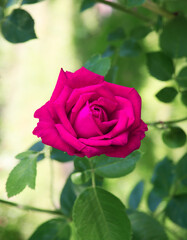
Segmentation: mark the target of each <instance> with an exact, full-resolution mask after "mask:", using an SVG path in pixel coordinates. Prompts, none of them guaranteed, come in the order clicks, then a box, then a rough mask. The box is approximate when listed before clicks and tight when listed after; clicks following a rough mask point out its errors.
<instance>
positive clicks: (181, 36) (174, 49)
mask: <svg viewBox="0 0 187 240" xmlns="http://www.w3.org/2000/svg"><path fill="white" fill-rule="evenodd" d="M186 39H187V20H186V19H185V18H183V17H176V18H174V19H172V20H171V21H170V22H168V23H167V24H166V25H165V26H164V28H163V31H162V33H161V35H160V47H161V48H162V50H163V51H164V52H166V53H167V54H169V55H170V56H171V57H174V58H180V57H186V56H187V44H186Z"/></svg>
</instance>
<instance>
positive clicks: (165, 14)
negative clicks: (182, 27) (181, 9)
mask: <svg viewBox="0 0 187 240" xmlns="http://www.w3.org/2000/svg"><path fill="white" fill-rule="evenodd" d="M141 6H142V7H144V8H146V9H148V10H150V11H152V12H154V13H156V14H158V15H160V16H163V17H166V18H168V19H172V18H174V17H175V16H174V14H172V13H170V12H168V11H167V10H165V9H163V8H161V7H160V6H158V5H157V4H156V3H154V2H152V1H150V0H147V1H145V3H143V4H142V5H141Z"/></svg>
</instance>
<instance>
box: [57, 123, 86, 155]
mask: <svg viewBox="0 0 187 240" xmlns="http://www.w3.org/2000/svg"><path fill="white" fill-rule="evenodd" d="M55 127H56V129H57V131H58V133H59V135H60V137H61V138H62V140H63V141H65V142H66V143H67V144H69V145H70V146H72V147H73V148H75V149H76V150H78V151H81V150H82V149H83V148H85V144H83V143H81V142H80V141H79V140H78V139H77V138H75V137H74V136H73V135H71V134H70V133H69V132H68V131H67V130H66V129H65V128H64V127H63V125H62V124H56V125H55Z"/></svg>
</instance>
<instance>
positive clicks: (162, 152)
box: [0, 0, 187, 240]
mask: <svg viewBox="0 0 187 240" xmlns="http://www.w3.org/2000/svg"><path fill="white" fill-rule="evenodd" d="M38 2H40V0H23V1H18V0H0V23H1V32H2V37H4V38H5V39H6V40H8V41H9V42H11V43H21V42H25V41H28V40H32V39H35V38H36V35H37V36H38V35H40V33H39V32H37V34H36V33H35V23H37V21H38V19H37V18H33V17H32V14H30V13H29V9H30V6H31V5H28V6H27V4H34V3H38ZM118 2H119V4H122V6H123V7H124V8H125V9H128V10H130V11H131V14H126V13H124V12H123V11H121V12H120V11H118V10H119V9H118V10H114V8H113V10H112V9H111V8H110V7H106V6H105V5H104V4H96V1H94V0H84V1H75V0H74V1H71V3H72V6H73V7H72V9H71V11H72V16H71V19H70V20H69V21H71V22H72V26H73V39H72V41H73V47H74V48H75V52H76V57H77V58H78V59H79V61H80V62H79V64H80V65H85V66H86V67H87V68H88V69H90V70H92V71H94V72H96V73H99V74H103V75H106V78H105V79H106V80H107V81H110V82H114V83H117V84H120V85H125V86H128V87H135V88H136V89H137V90H138V91H139V92H140V93H141V95H142V99H143V101H144V102H143V116H144V119H145V121H146V122H148V121H150V120H152V121H158V120H159V122H156V124H153V125H152V126H153V128H152V126H151V125H150V127H149V132H148V133H147V137H146V138H145V140H144V141H143V143H142V146H141V152H142V153H143V157H142V159H141V160H140V161H139V162H138V163H137V168H136V171H135V172H133V173H132V174H131V175H130V176H127V177H126V178H125V179H124V178H121V179H120V180H118V182H117V181H115V180H113V181H112V180H105V181H104V183H103V187H104V188H105V189H107V190H108V191H111V192H113V193H114V194H115V195H118V196H120V199H122V201H123V202H124V203H125V204H126V206H129V208H130V209H129V213H128V216H129V219H130V221H131V224H132V229H133V232H134V235H133V239H134V240H135V239H136V240H137V239H138V240H139V239H140V240H143V239H144V240H151V239H153V238H154V239H159V240H161V239H173V240H174V239H175V240H176V239H177V238H178V239H186V237H187V230H186V228H187V219H186V216H187V209H186V203H187V187H186V169H187V167H186V166H187V159H186V154H185V152H186V132H185V126H186V125H185V123H177V122H175V121H174V122H172V121H171V122H167V120H168V121H169V120H170V119H175V118H176V119H179V118H180V117H181V118H183V117H186V105H187V90H186V88H187V85H186V83H187V71H186V69H187V62H186V57H187V45H186V42H187V19H186V17H187V2H186V0H173V1H168V0H154V1H144V0H132V1H130V0H120V1H118ZM148 2H149V3H151V4H148V5H147V3H148ZM45 4H46V5H48V6H49V9H48V11H50V9H51V6H55V5H56V10H55V11H56V12H57V9H58V8H64V5H63V3H62V1H61V2H60V1H57V0H51V1H47V0H46V1H45ZM142 4H143V5H142ZM155 4H156V5H155ZM65 6H67V4H65ZM134 6H136V7H137V8H136V9H134ZM92 7H93V8H92ZM156 7H157V13H158V11H161V9H164V14H165V15H164V14H161V13H160V12H159V13H160V14H157V13H156V12H154V9H155V8H156ZM36 8H37V6H36ZM167 11H168V12H167ZM132 12H133V14H134V13H135V15H136V13H138V14H140V15H141V16H144V17H146V18H147V19H148V20H147V21H144V20H143V18H141V17H140V18H138V17H137V16H135V15H133V14H132ZM39 15H40V12H39V13H38V17H39ZM168 15H170V16H171V15H172V16H173V17H172V18H171V20H170V19H167V18H168V17H167V16H168ZM149 19H150V21H149ZM60 25H61V22H58V21H56V22H54V26H49V27H51V28H53V27H54V28H55V27H60ZM68 33H69V31H66V33H65V34H64V35H63V34H62V35H60V36H58V37H60V41H61V39H63V38H65V37H66V34H68ZM57 35H58V30H57V32H56V36H55V37H54V39H57ZM46 40H47V39H46ZM35 41H40V38H39V39H37V40H35ZM54 41H55V40H54ZM29 43H30V42H29ZM43 44H44V42H43ZM52 44H53V45H55V44H56V42H53V43H51V42H50V44H49V45H48V46H47V50H48V49H49V48H51V46H52ZM17 45H18V44H17ZM25 46H29V45H25ZM0 48H1V47H0ZM25 48H26V47H25ZM61 49H63V48H61ZM55 50H56V51H58V48H55ZM12 51H13V50H12ZM0 54H1V49H0ZM61 54H63V52H62V53H61ZM10 55H11V54H10ZM34 61H35V59H34ZM53 61H54V59H53ZM37 64H38V65H39V64H42V63H40V62H39V60H38V61H37ZM33 71H34V70H33ZM13 80H14V79H13ZM25 81H27V79H25ZM0 87H1V85H0ZM0 91H1V88H0ZM40 95H41V94H40ZM153 95H155V97H154V96H153ZM1 98H2V99H0V100H1V102H0V112H1V109H2V111H3V109H4V99H3V97H1ZM184 114H185V115H184ZM2 116H3V115H2ZM163 119H166V122H162V121H160V120H163ZM0 125H1V119H0ZM162 139H163V141H162ZM0 140H1V139H0ZM2 140H3V139H2ZM164 144H165V145H164ZM28 145H29V144H28ZM43 147H44V146H43V145H42V144H41V143H37V144H35V145H34V146H32V147H31V148H30V149H29V150H28V151H26V152H25V153H24V154H25V155H24V158H23V159H25V160H24V161H28V162H30V164H32V165H33V159H34V165H35V164H36V160H38V161H40V160H43V159H44V155H45V156H46V151H47V150H45V149H44V148H43ZM33 154H34V158H31V156H33ZM166 155H167V156H166ZM20 156H23V155H20ZM164 156H166V157H165V158H164ZM48 157H49V156H48ZM50 157H51V158H52V159H53V160H57V161H58V164H61V163H63V164H64V163H65V162H69V161H71V160H73V159H74V158H72V157H70V156H68V155H67V154H66V153H62V152H60V151H59V150H56V149H52V151H51V153H50ZM18 158H19V159H20V160H19V161H20V162H19V164H20V163H21V161H22V160H23V159H22V157H21V158H20V157H18ZM161 159H163V160H161ZM74 160H75V162H76V161H78V160H76V159H74ZM160 160H161V161H160ZM24 161H23V162H22V163H21V164H22V166H21V171H23V170H24V169H25V167H24V163H25V162H24ZM109 161H110V160H109ZM158 161H159V162H158ZM59 162H61V163H59ZM157 162H158V163H157ZM156 163H157V164H156ZM38 164H40V163H38ZM155 164H156V166H155ZM83 165H84V164H83ZM18 166H19V168H20V165H17V167H16V168H17V169H18ZM27 166H28V165H27ZM77 166H78V167H77ZM76 167H77V169H76ZM16 168H14V170H13V171H14V172H15V169H16ZM119 168H121V165H119ZM75 169H76V171H77V172H76V174H77V173H78V175H76V178H72V179H71V178H70V177H69V178H68V180H67V182H66V184H65V185H64V188H63V189H61V194H60V201H59V202H60V203H59V204H60V205H61V211H62V212H63V213H64V214H65V215H66V216H68V217H70V218H71V216H72V208H73V205H74V202H75V199H76V198H77V196H79V195H80V194H81V193H82V194H81V196H80V198H79V201H77V202H76V206H75V208H74V210H73V214H74V216H75V219H76V225H77V226H78V229H79V232H81V231H82V227H84V231H86V232H84V234H85V236H86V240H88V239H90V238H89V233H90V231H89V230H90V229H89V228H88V229H86V227H87V225H85V226H82V225H81V224H80V219H79V217H80V216H82V217H83V218H85V219H86V220H87V216H88V215H89V213H90V212H91V211H92V210H93V208H91V205H90V204H88V199H90V202H91V201H93V200H95V201H96V198H97V196H98V199H99V201H100V204H101V206H102V207H103V208H104V209H107V210H108V206H107V205H106V202H105V198H106V199H108V200H109V201H111V202H113V203H114V204H113V205H116V206H118V207H119V208H120V204H121V203H119V202H118V200H116V199H114V198H113V195H112V196H111V195H109V193H106V195H105V193H104V191H103V192H102V191H101V190H97V196H96V195H93V193H92V190H87V192H84V190H85V188H86V187H88V186H90V182H89V180H90V175H85V172H88V171H89V170H90V169H89V167H88V165H87V164H86V163H85V165H84V166H81V167H80V166H79V164H78V165H75ZM18 170H20V169H18ZM26 170H27V171H25V170H24V172H25V173H28V170H29V169H26ZM14 172H12V173H11V174H14ZM33 172H34V174H31V175H32V176H30V177H31V182H32V184H31V183H30V181H29V180H28V178H29V175H28V174H26V176H27V177H26V178H25V177H24V176H23V178H22V179H21V180H20V179H18V182H17V181H14V179H15V178H14V177H13V180H12V181H11V182H10V179H11V178H12V177H11V174H10V176H9V181H8V183H9V184H8V185H10V188H9V187H8V189H7V192H8V193H9V196H10V195H14V194H17V193H18V192H20V191H21V190H23V188H24V187H25V186H26V185H29V184H31V185H33V181H34V180H33V179H35V177H36V172H35V170H34V171H33ZM152 172H153V174H152ZM29 173H30V171H29ZM107 173H108V172H107ZM102 174H103V173H102ZM72 176H73V175H72ZM74 176H75V175H74ZM123 176H124V175H123ZM151 176H152V178H151ZM104 177H105V175H104ZM73 179H74V180H73ZM77 179H78V180H77ZM142 179H143V180H144V181H142ZM150 179H151V181H150ZM100 180H101V179H99V184H98V185H101V182H102V181H100ZM140 180H141V181H140ZM19 181H21V182H20V183H21V185H23V186H21V190H20V189H18V188H20V186H19V184H18V183H19ZM74 181H75V182H74ZM87 181H88V183H85V182H87ZM136 182H137V184H136V185H135V183H136ZM75 183H76V184H75ZM77 183H78V184H79V185H77ZM133 186H134V189H133V190H132V187H133ZM11 188H12V189H13V190H11ZM16 189H18V190H19V191H16ZM129 193H130V195H128V194H129ZM85 195H86V196H87V197H88V199H87V198H86V197H85ZM93 196H94V197H95V198H93ZM40 205H41V206H42V204H41V202H40ZM85 206H87V211H88V212H82V208H84V207H85ZM93 206H94V207H95V209H94V211H96V212H99V207H98V206H97V205H94V204H93ZM114 207H115V206H114ZM2 208H3V206H2ZM111 208H112V206H111ZM117 210H118V209H112V210H111V209H110V211H109V213H110V215H115V213H116V211H117ZM142 211H143V212H142ZM4 214H6V213H4ZM84 214H86V217H85V215H84ZM77 216H78V217H77ZM121 219H123V221H127V220H126V215H124V216H121ZM46 220H47V219H46ZM88 220H89V219H88ZM24 221H25V220H22V221H21V223H20V222H19V223H17V225H16V224H15V225H13V226H12V225H11V224H10V225H9V224H0V239H2V240H11V238H14V239H15V240H19V239H20V240H22V239H26V238H24V237H23V236H22V233H20V232H22V231H23V230H22V229H21V224H22V223H23V222H24ZM41 222H42V221H41ZM127 222H128V221H127ZM89 223H90V225H89V226H92V223H91V222H89ZM160 223H161V224H160ZM162 223H165V226H166V229H165V230H164V229H163V227H162ZM64 224H65V227H66V231H65V236H64V235H63V233H62V232H61V231H60V230H59V229H60V228H61V227H62V228H63V226H64ZM86 224H88V222H87V221H86ZM100 225H102V221H101V222H99V221H98V222H97V227H99V226H100ZM51 226H52V227H51ZM116 227H119V226H116ZM43 229H44V230H43ZM147 229H149V231H147ZM168 229H170V230H168ZM172 229H174V230H175V231H174V233H173V231H172ZM32 230H34V229H32ZM53 230H54V231H53ZM104 230H105V232H106V231H107V229H104ZM47 231H49V234H48V238H49V239H52V237H53V236H54V235H55V236H56V234H57V235H58V237H59V239H61V238H62V239H69V235H70V233H69V225H68V224H66V222H64V221H63V222H62V223H61V222H60V223H59V222H58V220H55V219H53V220H50V221H48V222H45V223H44V225H41V226H40V227H39V228H37V230H36V232H35V233H34V234H33V235H32V236H31V238H30V239H40V240H42V239H44V238H42V237H43V234H44V233H46V232H47ZM72 231H73V235H74V237H72V238H73V239H72V240H77V239H76V237H75V236H76V233H75V232H74V229H73V230H72ZM111 232H112V229H111ZM119 232H120V229H119ZM166 232H167V235H168V237H167V236H166ZM29 234H30V232H29ZM29 234H25V235H27V238H28V235H29ZM82 234H83V233H82ZM98 234H100V233H98ZM103 234H104V233H103ZM108 234H110V233H108ZM122 234H123V233H122ZM155 234H156V235H155ZM157 234H158V235H157ZM127 235H129V233H128V234H127ZM127 235H126V236H127ZM96 239H98V238H95V239H94V240H96ZM102 240H104V239H102Z"/></svg>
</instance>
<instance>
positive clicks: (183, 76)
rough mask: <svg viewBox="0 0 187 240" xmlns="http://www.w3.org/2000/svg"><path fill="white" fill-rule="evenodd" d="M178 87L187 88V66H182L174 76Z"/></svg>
mask: <svg viewBox="0 0 187 240" xmlns="http://www.w3.org/2000/svg"><path fill="white" fill-rule="evenodd" d="M176 80H177V82H178V84H179V86H180V87H184V88H187V67H184V68H183V69H182V70H181V71H180V72H179V74H178V75H177V77H176Z"/></svg>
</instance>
